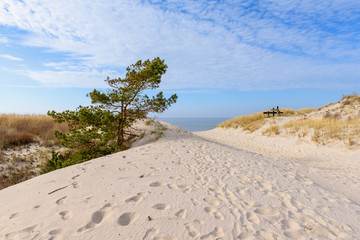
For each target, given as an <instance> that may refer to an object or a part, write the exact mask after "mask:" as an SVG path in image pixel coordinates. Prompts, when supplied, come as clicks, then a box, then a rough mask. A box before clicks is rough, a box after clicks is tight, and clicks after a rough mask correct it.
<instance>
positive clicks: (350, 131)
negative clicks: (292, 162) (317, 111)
mask: <svg viewBox="0 0 360 240" xmlns="http://www.w3.org/2000/svg"><path fill="white" fill-rule="evenodd" d="M283 128H284V129H285V131H287V132H288V133H290V134H297V135H298V137H301V136H303V135H304V136H305V135H309V134H312V135H311V136H312V137H311V139H312V140H313V141H314V142H317V143H322V144H325V143H326V142H328V141H329V140H332V139H334V140H340V141H344V142H348V143H349V145H354V144H355V142H354V141H353V140H352V139H355V138H358V137H359V136H360V119H352V120H350V121H346V120H342V119H340V118H336V117H333V118H331V117H326V118H320V119H303V120H293V121H289V122H287V123H285V124H284V125H283ZM299 133H301V134H299ZM350 143H351V144H350Z"/></svg>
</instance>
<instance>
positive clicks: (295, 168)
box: [0, 124, 360, 240]
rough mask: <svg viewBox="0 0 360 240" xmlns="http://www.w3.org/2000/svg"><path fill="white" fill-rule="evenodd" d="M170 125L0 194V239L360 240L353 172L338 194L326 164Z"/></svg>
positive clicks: (359, 211)
mask: <svg viewBox="0 0 360 240" xmlns="http://www.w3.org/2000/svg"><path fill="white" fill-rule="evenodd" d="M166 126H167V127H168V130H167V131H166V133H165V136H164V137H163V138H162V139H160V140H159V141H156V142H154V143H150V144H146V145H142V146H139V147H135V148H132V149H129V150H127V151H124V152H120V153H117V154H113V155H110V156H106V157H102V158H98V159H95V160H92V161H89V162H86V163H83V164H78V165H75V166H71V167H68V168H65V169H61V170H57V171H55V172H51V173H49V174H45V175H42V176H39V177H36V178H33V179H31V180H29V181H26V182H23V183H20V184H18V185H14V186H11V187H9V188H6V189H4V190H2V191H0V203H1V206H2V207H1V208H0V239H142V240H145V239H152V240H166V239H178V240H181V239H208V240H210V239H311V238H312V239H357V238H359V237H360V215H359V214H360V201H359V195H358V192H356V191H351V192H346V191H347V189H355V187H357V188H359V186H360V185H359V183H358V182H357V179H356V178H352V175H350V176H349V177H348V184H349V186H350V188H347V185H345V186H343V192H341V191H338V190H336V189H337V188H335V190H334V188H333V187H332V188H329V187H328V184H326V180H327V179H328V178H329V177H335V178H336V176H333V175H331V173H330V176H329V177H328V176H327V175H326V173H327V172H326V170H325V169H320V168H316V167H315V166H309V165H306V164H302V163H301V162H299V161H292V160H288V159H286V158H278V159H274V158H270V157H267V156H263V155H260V154H258V153H252V152H249V151H245V150H241V149H239V148H238V147H236V146H229V145H226V144H224V143H219V142H217V141H215V140H210V139H205V138H201V137H199V136H196V135H194V134H191V133H188V132H185V131H183V130H181V129H178V128H176V127H174V126H171V125H169V124H166ZM344 171H345V170H344ZM330 172H331V171H330ZM320 173H321V174H320ZM341 174H342V173H339V176H338V178H339V179H340V178H342V177H344V176H342V175H341ZM340 175H341V176H340Z"/></svg>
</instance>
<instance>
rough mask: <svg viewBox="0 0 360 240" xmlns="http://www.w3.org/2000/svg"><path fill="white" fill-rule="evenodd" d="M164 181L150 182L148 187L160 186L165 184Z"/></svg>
mask: <svg viewBox="0 0 360 240" xmlns="http://www.w3.org/2000/svg"><path fill="white" fill-rule="evenodd" d="M165 185H166V183H164V182H153V183H151V184H150V187H161V186H165Z"/></svg>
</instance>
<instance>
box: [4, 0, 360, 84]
mask: <svg viewBox="0 0 360 240" xmlns="http://www.w3.org/2000/svg"><path fill="white" fill-rule="evenodd" d="M75 9H76V14H74V10H75ZM355 9H360V2H357V1H353V0H341V1H340V0H333V1H320V0H314V1H306V0H292V1H288V0H284V1H270V0H267V1H261V2H254V1H251V0H245V1H241V2H239V1H226V0H225V1H207V0H200V1H180V0H172V1H150V0H142V1H140V0H121V1H120V0H117V1H112V2H111V3H108V4H103V1H100V0H93V1H91V2H89V1H71V0H64V1H48V2H44V1H39V0H31V1H30V0H23V1H11V0H4V1H2V3H0V25H1V24H3V25H7V26H13V27H16V28H18V29H21V30H25V31H26V32H27V34H24V35H22V44H23V45H25V46H35V47H46V48H48V49H51V50H52V51H54V52H67V53H69V56H70V58H71V57H72V59H70V61H68V60H69V59H66V60H65V61H60V62H51V61H47V60H45V61H44V63H43V66H45V67H47V68H50V70H47V71H39V70H36V71H35V70H31V71H25V73H26V74H27V75H28V76H30V77H31V78H33V79H35V80H37V81H39V82H41V83H43V84H46V85H53V86H55V85H58V86H79V87H81V86H82V87H95V86H99V85H101V86H102V84H103V83H102V81H101V80H102V79H104V78H105V77H106V76H107V71H108V70H104V69H108V68H109V69H114V68H118V69H119V72H121V71H122V70H123V68H124V67H125V66H127V65H129V64H131V63H133V62H135V61H136V60H138V59H147V58H153V57H156V56H160V57H162V58H164V59H165V60H166V63H167V64H168V65H169V69H168V73H167V74H166V77H165V80H166V81H165V82H164V85H163V88H164V89H184V88H199V89H201V88H204V87H206V88H218V89H238V90H250V89H279V88H281V89H284V88H295V87H302V88H306V87H315V86H316V87H319V88H328V87H335V86H336V87H351V86H354V85H356V84H357V82H358V79H359V77H360V72H359V70H358V69H360V44H359V42H360V13H359V11H356V10H355ZM114 73H115V72H114ZM99 82H100V84H99Z"/></svg>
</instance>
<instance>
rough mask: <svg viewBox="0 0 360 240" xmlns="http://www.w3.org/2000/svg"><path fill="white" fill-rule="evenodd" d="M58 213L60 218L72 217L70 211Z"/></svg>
mask: <svg viewBox="0 0 360 240" xmlns="http://www.w3.org/2000/svg"><path fill="white" fill-rule="evenodd" d="M59 215H60V216H61V218H62V219H63V220H68V219H70V218H71V217H72V212H71V211H62V212H60V213H59Z"/></svg>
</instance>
